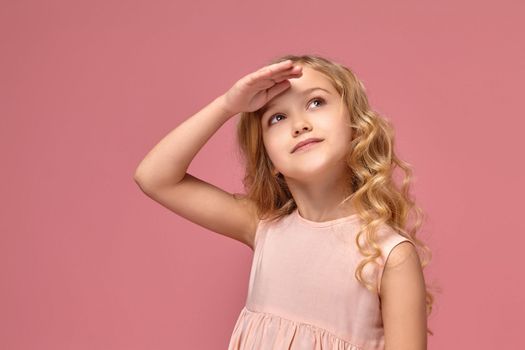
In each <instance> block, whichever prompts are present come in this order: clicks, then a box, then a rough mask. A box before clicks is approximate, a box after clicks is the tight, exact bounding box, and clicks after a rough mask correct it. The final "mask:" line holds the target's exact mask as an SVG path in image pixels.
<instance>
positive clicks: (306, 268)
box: [228, 209, 413, 350]
mask: <svg viewBox="0 0 525 350" xmlns="http://www.w3.org/2000/svg"><path fill="white" fill-rule="evenodd" d="M359 222H360V221H359V218H358V216H357V214H353V215H350V216H347V217H342V218H338V219H335V220H329V221H323V222H317V221H310V220H307V219H305V218H303V217H302V216H301V215H300V214H299V211H298V209H295V210H294V211H293V212H292V213H291V214H290V215H288V216H286V217H283V218H281V219H280V220H279V221H275V222H270V221H267V220H260V221H259V224H258V227H257V231H256V235H255V240H254V254H253V260H252V267H251V272H250V280H249V286H248V295H247V300H246V304H245V306H244V307H243V308H242V310H241V312H240V315H239V317H238V319H237V322H236V324H235V326H234V329H233V332H232V335H231V339H230V342H229V346H228V350H246V349H250V350H256V349H261V350H285V349H286V350H310V349H311V350H314V349H315V350H321V349H324V350H329V349H330V350H331V349H338V350H343V349H344V350H365V349H367V350H368V349H371V350H372V349H373V350H378V349H384V330H383V322H382V317H381V308H380V307H381V305H380V300H379V296H378V295H376V294H374V293H372V292H370V291H369V290H368V289H366V288H365V287H364V286H363V285H361V284H360V283H359V282H358V281H357V280H356V279H355V277H354V271H355V268H356V266H357V264H358V263H359V261H361V259H362V258H363V256H362V255H361V254H360V253H359V250H358V248H357V246H356V243H355V238H356V236H357V231H358V229H359ZM377 237H378V240H379V243H378V244H379V247H380V249H381V253H382V258H381V260H380V263H381V265H380V266H379V267H378V266H377V265H376V264H373V263H370V264H368V265H366V266H365V269H364V276H365V278H366V279H367V280H371V279H373V278H381V276H382V273H383V268H384V264H385V261H386V258H388V255H389V254H390V252H391V251H392V249H393V248H394V247H395V246H396V245H398V244H399V243H401V242H404V241H409V242H411V243H412V244H413V242H412V241H411V240H409V239H407V238H406V237H404V236H402V235H400V234H398V233H397V232H396V231H394V230H393V229H391V228H390V227H389V226H387V225H384V226H382V227H380V229H379V230H378V233H377ZM385 257H386V258H385ZM371 266H374V267H371ZM379 280H380V279H379ZM376 289H377V290H378V292H379V290H380V285H379V287H378V288H376Z"/></svg>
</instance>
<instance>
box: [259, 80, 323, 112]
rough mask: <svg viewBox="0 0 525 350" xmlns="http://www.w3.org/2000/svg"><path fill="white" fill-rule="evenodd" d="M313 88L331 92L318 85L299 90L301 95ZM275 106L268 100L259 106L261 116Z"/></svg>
mask: <svg viewBox="0 0 525 350" xmlns="http://www.w3.org/2000/svg"><path fill="white" fill-rule="evenodd" d="M315 90H323V91H324V92H326V93H328V94H330V95H331V94H332V93H331V92H330V91H328V90H326V89H325V88H322V87H320V86H316V87H313V88H309V89H306V90H303V91H301V92H300V94H301V95H303V96H304V95H308V94H309V93H310V92H312V91H315ZM274 106H275V102H269V103H267V104H266V105H265V106H263V107H262V108H261V116H263V115H264V114H265V113H266V112H267V111H268V110H269V109H271V108H273V107H274Z"/></svg>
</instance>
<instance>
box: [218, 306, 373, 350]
mask: <svg viewBox="0 0 525 350" xmlns="http://www.w3.org/2000/svg"><path fill="white" fill-rule="evenodd" d="M241 349H242V350H246V349H250V350H364V348H362V347H359V346H357V345H355V344H352V343H350V342H349V341H346V340H344V339H342V338H340V337H338V336H336V335H335V334H333V333H331V332H329V331H327V330H326V329H323V328H320V327H317V326H314V325H311V324H308V323H302V322H296V321H292V320H288V319H285V318H282V317H280V316H277V315H274V314H271V313H266V312H257V311H253V310H249V309H247V308H246V307H244V308H243V309H242V310H241V312H240V315H239V318H238V319H237V323H236V324H235V327H234V329H233V332H232V336H231V339H230V344H229V346H228V350H241Z"/></svg>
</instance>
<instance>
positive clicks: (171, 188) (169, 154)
mask: <svg viewBox="0 0 525 350" xmlns="http://www.w3.org/2000/svg"><path fill="white" fill-rule="evenodd" d="M298 68H299V70H298V69H295V68H292V64H291V62H288V63H286V62H285V63H283V62H281V63H278V64H273V65H270V66H266V67H263V68H261V69H259V70H257V71H255V72H253V73H250V74H248V75H246V76H244V77H243V78H242V79H240V80H239V81H238V82H237V83H235V85H234V86H233V87H232V88H231V89H230V90H229V91H228V92H227V93H226V94H224V95H221V96H219V97H217V98H215V99H214V100H213V101H212V102H211V103H210V104H208V105H207V106H205V107H204V108H203V109H202V110H200V111H199V112H198V113H196V114H194V115H193V116H191V117H190V118H188V119H187V120H185V121H184V122H182V123H181V124H180V125H179V126H178V127H176V128H175V129H173V130H172V131H171V132H170V133H168V134H167V135H166V136H165V137H164V138H163V139H162V140H161V141H160V142H159V143H158V144H157V145H156V146H155V147H154V148H153V149H152V150H151V151H150V152H149V153H148V154H147V155H146V157H145V158H144V159H143V160H142V162H141V163H140V164H139V166H138V167H137V169H136V171H135V174H134V180H135V182H136V183H137V184H138V185H139V187H140V188H141V190H142V191H143V192H144V193H145V194H146V195H148V196H149V197H150V198H152V199H153V200H155V201H157V202H159V203H160V204H161V205H163V206H165V207H166V208H168V209H170V210H171V211H173V212H174V213H176V214H178V215H180V216H182V217H184V218H186V219H188V220H190V221H192V222H193V223H196V224H198V225H200V226H202V227H205V228H207V229H209V230H212V231H214V232H217V233H220V234H223V235H225V236H228V237H230V238H233V239H235V240H238V241H240V242H242V243H244V244H246V245H248V246H249V247H251V248H253V239H254V235H255V230H256V228H257V224H258V217H257V214H256V207H255V204H254V203H252V202H251V201H249V200H248V199H244V198H243V199H237V198H234V197H233V194H231V193H228V192H226V191H224V190H222V189H220V188H219V187H216V186H214V185H212V184H210V183H207V182H205V181H203V180H201V179H199V178H197V177H195V176H192V175H190V174H188V173H187V169H188V167H189V165H190V163H191V161H192V160H193V158H194V157H195V155H196V154H197V153H198V152H199V150H200V149H201V148H202V147H203V146H204V144H205V143H206V142H207V141H208V140H209V139H210V138H211V136H212V135H213V134H215V132H216V131H217V130H218V129H219V128H220V127H221V126H222V125H223V124H224V123H225V122H226V121H227V120H228V119H229V118H231V117H232V116H234V115H236V114H237V113H240V112H242V111H254V110H257V109H259V108H260V107H262V106H263V105H264V104H265V103H266V102H268V100H270V99H271V98H273V97H274V96H275V95H277V94H278V93H280V92H282V91H284V90H285V89H286V88H288V87H289V85H290V84H289V82H288V81H287V80H286V79H288V78H291V77H296V76H298V75H300V74H301V73H300V67H298Z"/></svg>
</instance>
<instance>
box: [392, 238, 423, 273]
mask: <svg viewBox="0 0 525 350" xmlns="http://www.w3.org/2000/svg"><path fill="white" fill-rule="evenodd" d="M403 263H409V264H410V263H411V264H415V263H417V264H419V258H418V254H417V250H416V247H415V245H414V243H412V241H401V242H398V243H397V244H396V245H395V246H394V247H393V248H392V249H391V251H390V254H389V256H388V259H387V260H386V264H385V268H394V267H398V266H399V265H401V264H403Z"/></svg>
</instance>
